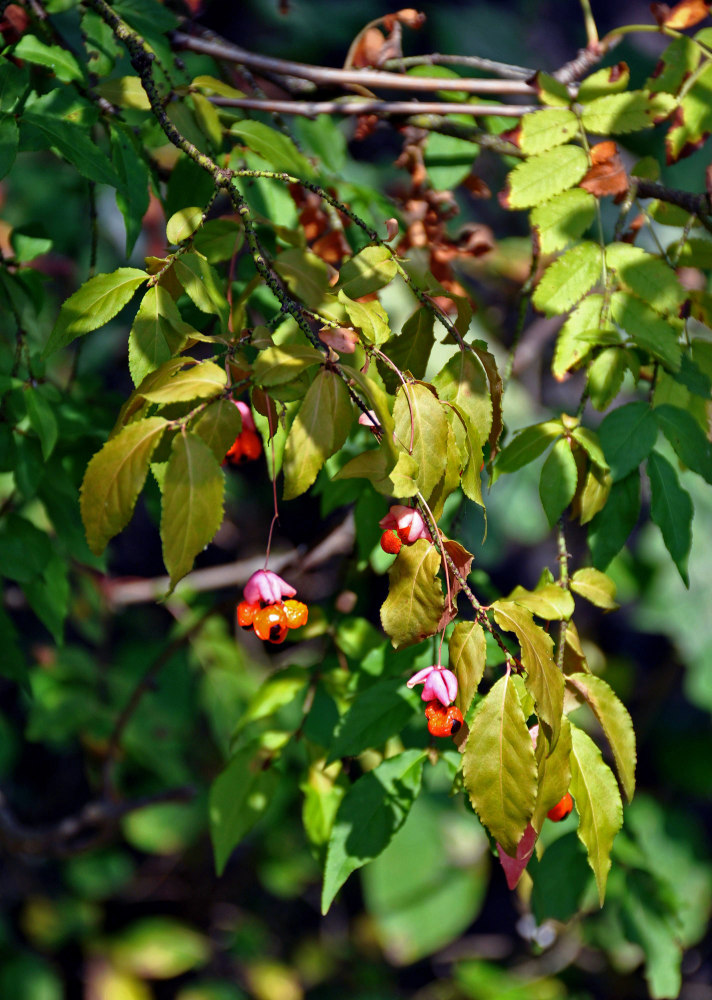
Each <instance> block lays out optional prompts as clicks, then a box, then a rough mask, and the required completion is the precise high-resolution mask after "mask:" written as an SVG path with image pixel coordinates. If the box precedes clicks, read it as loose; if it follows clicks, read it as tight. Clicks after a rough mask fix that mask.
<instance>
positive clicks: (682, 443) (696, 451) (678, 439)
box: [653, 404, 712, 483]
mask: <svg viewBox="0 0 712 1000" xmlns="http://www.w3.org/2000/svg"><path fill="white" fill-rule="evenodd" d="M653 416H654V417H655V420H656V421H657V424H658V426H659V427H660V429H661V430H662V432H663V434H664V435H665V437H666V438H667V439H668V441H669V442H670V444H671V445H672V446H673V448H674V449H675V452H676V454H677V457H678V458H679V459H680V461H681V462H682V464H683V465H686V466H687V468H688V469H691V470H692V471H693V472H696V473H697V475H698V476H702V478H703V479H704V481H705V482H706V483H712V443H710V441H709V440H708V438H707V437H706V436H705V434H704V433H703V431H702V429H701V427H700V425H699V424H698V423H697V421H696V420H695V418H694V417H693V416H692V415H691V414H690V413H689V412H688V411H687V410H683V409H681V408H680V407H679V406H669V405H667V404H664V405H662V406H656V407H655V408H654V409H653Z"/></svg>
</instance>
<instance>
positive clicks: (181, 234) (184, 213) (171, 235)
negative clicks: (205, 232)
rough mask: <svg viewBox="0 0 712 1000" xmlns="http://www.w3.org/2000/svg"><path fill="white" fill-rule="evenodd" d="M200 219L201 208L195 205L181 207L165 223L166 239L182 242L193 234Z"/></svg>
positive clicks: (201, 214)
mask: <svg viewBox="0 0 712 1000" xmlns="http://www.w3.org/2000/svg"><path fill="white" fill-rule="evenodd" d="M202 221H203V209H202V208H200V207H198V206H197V205H192V206H191V207H190V208H181V209H180V211H178V212H174V213H173V215H172V216H171V217H170V219H169V220H168V222H167V223H166V239H167V240H168V242H169V243H182V242H183V240H187V239H188V238H189V237H191V236H192V235H193V233H194V232H195V230H196V229H197V228H198V226H199V225H200V223H201V222H202Z"/></svg>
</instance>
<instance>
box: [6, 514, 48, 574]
mask: <svg viewBox="0 0 712 1000" xmlns="http://www.w3.org/2000/svg"><path fill="white" fill-rule="evenodd" d="M51 557H52V545H51V542H50V539H49V536H48V535H47V534H46V533H45V532H44V531H40V529H39V528H36V527H35V525H34V524H32V522H31V521H28V520H27V518H25V517H21V516H20V515H19V514H15V513H9V514H7V515H5V516H4V517H3V519H2V522H1V523H0V574H2V576H4V577H6V578H7V579H8V580H17V582H18V583H27V582H29V581H30V580H32V579H33V578H34V577H37V576H40V575H41V574H42V573H44V571H45V569H46V567H47V564H48V563H49V560H50V559H51Z"/></svg>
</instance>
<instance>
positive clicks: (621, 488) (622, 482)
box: [588, 469, 640, 570]
mask: <svg viewBox="0 0 712 1000" xmlns="http://www.w3.org/2000/svg"><path fill="white" fill-rule="evenodd" d="M639 515H640V474H639V473H638V470H637V469H635V470H634V471H633V472H631V473H629V474H628V475H627V476H624V478H623V479H619V480H618V482H617V483H614V484H613V486H612V487H611V492H610V493H609V495H608V500H607V502H606V506H605V507H604V508H603V509H602V510H601V511H600V512H599V513H598V514H596V516H595V517H594V519H593V520H592V521H591V524H590V526H589V530H588V544H589V548H590V549H591V558H592V560H593V563H594V565H595V566H596V568H597V569H601V570H603V569H605V568H606V566H608V564H609V563H610V561H611V559H613V557H614V556H615V555H617V554H618V553H619V552H620V550H621V549H622V548H623V546H624V545H625V542H626V539H627V538H628V536H629V535H630V533H631V531H632V530H633V528H634V527H635V526H636V524H637V523H638V517H639Z"/></svg>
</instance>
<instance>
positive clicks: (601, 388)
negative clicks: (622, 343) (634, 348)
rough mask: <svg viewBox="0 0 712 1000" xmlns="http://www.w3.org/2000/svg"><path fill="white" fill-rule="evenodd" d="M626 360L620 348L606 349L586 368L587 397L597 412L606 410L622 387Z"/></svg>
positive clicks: (626, 365)
mask: <svg viewBox="0 0 712 1000" xmlns="http://www.w3.org/2000/svg"><path fill="white" fill-rule="evenodd" d="M627 367H628V360H627V356H626V352H625V351H624V350H621V348H620V347H606V348H605V349H604V350H602V351H601V352H600V354H598V355H597V356H596V358H595V359H594V360H593V361H592V362H591V364H590V365H589V366H588V395H589V397H590V399H591V403H592V405H593V406H594V407H595V409H597V410H607V409H608V407H609V406H610V405H611V403H612V402H613V400H614V399H615V398H616V396H617V395H618V393H619V392H620V388H621V386H622V385H623V379H624V377H625V373H626V369H627Z"/></svg>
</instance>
